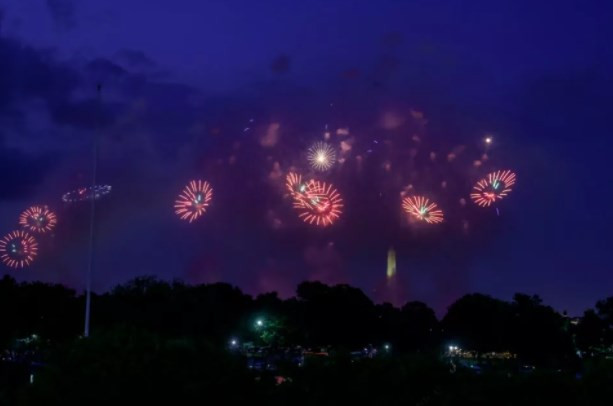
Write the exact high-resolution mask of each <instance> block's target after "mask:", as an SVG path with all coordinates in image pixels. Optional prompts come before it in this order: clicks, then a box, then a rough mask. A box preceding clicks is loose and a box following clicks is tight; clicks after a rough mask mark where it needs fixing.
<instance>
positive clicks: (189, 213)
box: [175, 180, 213, 223]
mask: <svg viewBox="0 0 613 406" xmlns="http://www.w3.org/2000/svg"><path fill="white" fill-rule="evenodd" d="M212 198H213V188H211V185H209V182H205V181H202V180H192V181H191V182H189V185H187V186H185V189H183V192H181V194H180V195H179V198H178V199H177V200H176V201H175V213H176V214H177V215H178V216H179V217H180V218H181V220H187V221H189V222H190V223H191V222H192V221H194V220H197V219H198V217H200V216H202V215H203V214H204V213H205V212H206V209H207V208H208V207H209V204H210V201H211V199H212Z"/></svg>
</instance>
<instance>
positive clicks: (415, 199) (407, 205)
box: [402, 196, 443, 224]
mask: <svg viewBox="0 0 613 406" xmlns="http://www.w3.org/2000/svg"><path fill="white" fill-rule="evenodd" d="M402 208H403V209H404V211H406V212H407V213H409V215H411V217H413V218H415V219H417V220H421V221H425V222H426V223H429V224H436V223H442V222H443V211H442V210H440V209H438V206H437V205H436V203H434V202H430V200H428V199H427V198H425V197H423V196H409V197H405V198H404V200H403V201H402Z"/></svg>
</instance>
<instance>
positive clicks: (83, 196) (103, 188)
mask: <svg viewBox="0 0 613 406" xmlns="http://www.w3.org/2000/svg"><path fill="white" fill-rule="evenodd" d="M111 189H112V186H110V185H94V186H89V187H82V188H79V189H76V190H73V191H70V192H68V193H64V194H63V195H62V201H63V202H64V203H75V202H82V201H84V200H92V199H93V200H98V199H100V198H101V197H103V196H106V195H108V194H109V193H111Z"/></svg>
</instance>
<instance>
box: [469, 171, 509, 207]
mask: <svg viewBox="0 0 613 406" xmlns="http://www.w3.org/2000/svg"><path fill="white" fill-rule="evenodd" d="M515 180H516V178H515V174H514V173H513V172H511V171H509V170H507V171H497V172H492V173H490V174H488V175H487V178H484V179H481V180H480V181H479V182H477V184H476V185H475V186H474V187H473V192H472V193H471V194H470V198H471V199H473V201H474V202H475V203H477V204H478V205H479V206H481V207H487V206H489V205H491V204H492V203H494V202H495V201H496V200H501V199H502V198H504V197H505V196H506V195H508V194H509V192H510V191H511V190H512V189H511V186H513V185H514V184H515Z"/></svg>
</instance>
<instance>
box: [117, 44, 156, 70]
mask: <svg viewBox="0 0 613 406" xmlns="http://www.w3.org/2000/svg"><path fill="white" fill-rule="evenodd" d="M117 59H118V60H119V61H120V62H121V63H124V64H126V65H127V66H129V67H130V68H132V69H149V68H154V67H155V66H156V64H155V62H154V61H153V60H152V59H150V58H149V57H148V56H147V55H145V53H144V52H142V51H137V50H134V49H122V50H121V51H119V52H118V53H117Z"/></svg>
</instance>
